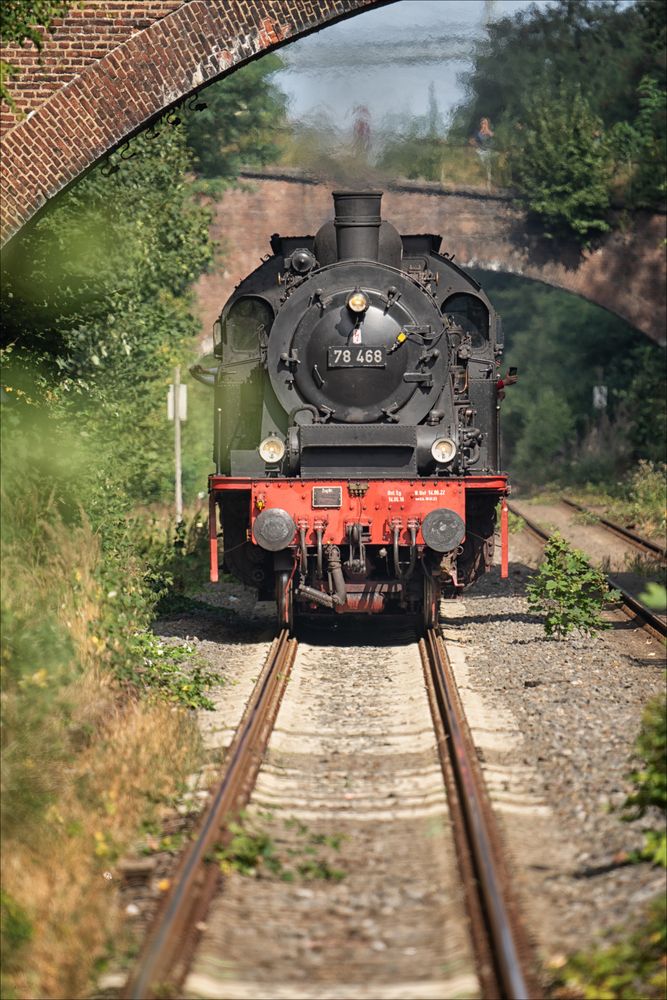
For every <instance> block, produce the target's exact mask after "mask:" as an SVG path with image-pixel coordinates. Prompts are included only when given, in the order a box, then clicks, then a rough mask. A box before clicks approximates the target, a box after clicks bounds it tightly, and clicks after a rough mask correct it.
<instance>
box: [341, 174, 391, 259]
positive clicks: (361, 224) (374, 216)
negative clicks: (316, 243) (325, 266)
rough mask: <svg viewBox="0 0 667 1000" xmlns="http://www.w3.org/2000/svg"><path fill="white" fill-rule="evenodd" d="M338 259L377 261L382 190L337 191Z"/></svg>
mask: <svg viewBox="0 0 667 1000" xmlns="http://www.w3.org/2000/svg"><path fill="white" fill-rule="evenodd" d="M333 200H334V211H335V217H334V226H335V228H336V248H337V251H338V260H339V261H341V260H377V259H378V256H379V249H380V225H381V223H382V218H381V216H380V201H381V200H382V191H334V192H333Z"/></svg>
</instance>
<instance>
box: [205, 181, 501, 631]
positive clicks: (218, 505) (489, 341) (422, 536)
mask: <svg viewBox="0 0 667 1000" xmlns="http://www.w3.org/2000/svg"><path fill="white" fill-rule="evenodd" d="M381 199H382V193H381V192H334V194H333V200H334V219H333V220H332V221H329V222H326V223H325V224H324V225H323V226H322V227H321V228H320V229H319V231H318V232H317V235H316V236H314V237H312V236H296V237H295V236H279V235H277V234H276V235H274V236H272V237H271V250H272V253H271V255H268V256H267V258H266V259H265V260H264V261H263V263H262V264H261V265H260V266H259V267H258V268H257V269H256V270H255V271H253V272H252V274H250V275H249V276H248V277H247V278H245V279H244V280H243V281H242V282H241V283H240V284H239V285H238V287H237V288H236V290H235V291H234V293H233V295H232V296H231V298H230V299H229V301H228V302H227V304H226V305H225V306H224V308H223V310H222V313H221V316H220V319H219V320H218V321H217V322H216V324H215V329H214V352H213V353H214V357H213V358H212V359H211V361H212V363H211V364H209V365H206V364H203V363H202V364H199V365H195V366H194V367H193V368H192V369H191V372H192V374H193V375H194V376H195V377H196V378H198V379H199V380H200V381H202V382H205V383H207V384H209V385H212V386H213V388H214V455H213V457H214V462H215V470H216V471H215V473H214V474H213V475H211V477H210V481H209V501H210V506H209V525H210V552H211V565H210V572H211V580H212V581H213V582H215V581H217V579H218V563H219V557H218V537H219V531H220V529H221V530H222V538H223V540H224V565H225V568H226V570H227V571H228V572H230V573H231V574H233V575H234V576H235V577H237V578H238V579H239V580H241V581H243V582H244V583H246V584H249V585H250V586H252V587H256V588H257V590H258V592H259V597H260V599H272V598H273V596H274V595H275V599H276V602H277V614H278V620H279V622H280V624H281V625H284V626H287V627H288V628H292V626H293V621H294V615H295V613H315V614H320V615H336V614H343V613H350V612H351V613H363V614H369V613H373V614H376V613H410V614H413V615H418V616H419V617H420V618H421V620H422V621H423V624H424V625H425V626H426V627H428V626H431V625H433V624H434V623H435V622H436V621H437V611H438V604H439V600H440V597H441V595H444V596H454V595H455V594H456V593H457V592H459V591H460V590H461V589H462V588H464V587H466V586H468V585H469V584H471V583H472V582H473V581H474V580H476V579H477V578H478V577H479V576H480V574H482V573H484V572H485V571H486V570H488V569H489V567H490V565H491V562H492V558H493V549H494V530H495V526H496V510H497V507H498V505H499V503H500V510H501V543H502V560H501V565H502V575H505V576H506V575H507V512H506V503H505V496H506V494H507V491H508V487H507V478H506V476H505V475H504V474H502V473H501V472H499V471H498V459H499V455H498V407H497V392H496V382H497V374H496V368H497V359H498V357H499V355H500V354H501V353H502V347H503V338H502V328H501V322H500V318H499V317H498V316H497V314H496V313H495V311H494V309H493V308H492V306H491V304H490V302H489V300H488V299H487V297H486V295H485V294H484V292H483V291H482V289H481V287H480V285H479V284H478V283H477V282H476V281H475V280H474V279H473V278H472V277H471V276H470V275H468V274H466V273H465V272H464V271H463V270H462V269H461V268H460V267H458V266H457V265H456V264H455V263H454V261H453V258H451V257H449V256H447V254H441V253H440V252H439V248H440V244H441V238H440V237H439V236H434V235H431V234H425V235H414V236H410V235H405V236H401V235H399V233H398V231H397V230H396V228H395V227H394V226H393V225H391V223H389V222H387V221H386V220H383V219H382V217H381V212H380V205H381Z"/></svg>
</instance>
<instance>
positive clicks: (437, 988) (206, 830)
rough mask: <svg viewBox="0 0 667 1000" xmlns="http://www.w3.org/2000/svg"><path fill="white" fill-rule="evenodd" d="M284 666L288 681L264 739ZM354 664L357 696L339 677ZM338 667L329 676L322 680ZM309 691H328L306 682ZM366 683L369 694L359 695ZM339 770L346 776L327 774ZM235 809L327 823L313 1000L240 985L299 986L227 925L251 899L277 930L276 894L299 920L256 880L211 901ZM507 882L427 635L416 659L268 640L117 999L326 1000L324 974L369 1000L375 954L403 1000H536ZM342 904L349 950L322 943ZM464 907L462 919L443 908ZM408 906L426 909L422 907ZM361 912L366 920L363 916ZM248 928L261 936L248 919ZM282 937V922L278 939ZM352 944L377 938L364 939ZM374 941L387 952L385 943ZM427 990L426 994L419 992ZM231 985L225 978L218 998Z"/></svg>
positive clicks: (461, 724) (439, 644)
mask: <svg viewBox="0 0 667 1000" xmlns="http://www.w3.org/2000/svg"><path fill="white" fill-rule="evenodd" d="M387 642H388V645H386V643H387ZM295 658H296V660H297V664H298V669H296V668H295V669H296V675H294V674H292V679H293V684H291V685H290V687H289V697H288V699H287V701H286V702H285V704H284V705H283V709H282V710H281V713H280V716H279V717H278V721H277V728H275V729H274V730H273V736H272V737H271V731H272V727H273V725H274V723H275V722H276V716H277V713H278V707H279V705H280V702H281V699H282V698H283V694H284V692H285V689H286V685H287V679H288V677H289V676H290V670H291V669H292V663H294V661H295ZM341 659H342V661H343V662H342V663H341ZM355 660H356V664H355V665H356V667H357V669H358V671H359V675H360V677H361V680H359V679H358V678H356V679H355V674H354V672H353V670H352V669H351V667H352V664H353V663H354V662H355ZM346 661H347V662H346ZM420 661H421V667H422V669H423V674H422V671H421V670H420ZM337 666H338V667H339V669H342V670H343V671H345V673H344V674H339V675H338V677H336V674H335V670H336V667H337ZM326 678H328V679H329V690H328V691H327V685H326V683H324V684H323V683H322V680H323V679H326ZM424 680H425V682H426V691H427V692H428V697H426V696H425V692H424ZM373 683H374V684H375V690H372V688H370V687H369V686H368V685H369V684H371V685H372V684H373ZM327 699H329V701H330V703H329V704H328V703H327ZM429 706H430V712H431V716H432V720H429V718H428V716H429ZM336 719H339V722H338V724H337V725H335V720H336ZM431 721H432V725H430V724H429V723H430V722H431ZM432 726H434V727H435V733H434V730H433V728H432ZM269 738H271V743H270V748H269V752H268V754H267V752H266V748H267V746H268V745H269ZM438 754H439V765H438V756H437V755H438ZM337 758H339V759H337ZM332 760H333V761H334V762H335V767H334V769H332V767H331V764H330V763H329V762H330V761H332ZM340 764H344V768H345V770H344V771H343V772H342V773H341V771H340V770H339V767H340ZM260 766H261V767H262V770H261V771H260ZM439 767H441V768H442V772H443V773H444V776H445V780H446V786H447V791H446V798H445V792H444V789H443V787H442V783H440V786H439V790H438V780H437V770H436V769H439ZM258 773H259V782H258V783H257V784H255V782H256V779H257V776H258ZM440 781H441V782H442V779H440ZM253 786H254V791H253ZM343 789H347V790H346V791H344V790H343ZM251 794H252V800H253V803H255V800H256V803H255V807H256V808H259V809H260V811H261V810H262V809H264V810H266V809H270V810H272V813H271V815H273V811H275V810H277V809H282V810H284V812H285V813H286V814H287V815H289V816H290V817H292V820H293V821H294V822H296V823H298V824H301V827H302V829H306V825H305V824H306V822H313V823H314V824H319V825H320V826H322V824H324V827H323V829H329V828H330V827H331V824H332V823H333V824H334V826H335V828H336V829H339V830H340V831H342V836H343V837H344V838H347V839H348V842H349V844H350V847H349V848H348V850H347V854H349V855H350V859H349V861H348V863H349V865H350V868H351V871H350V873H349V876H348V877H347V878H346V879H345V881H343V882H341V884H340V887H337V888H336V889H332V890H330V891H329V893H328V903H327V909H326V912H325V913H324V915H323V921H324V924H325V925H326V927H325V929H324V930H322V933H323V934H324V935H325V938H324V940H326V947H325V951H328V952H329V953H330V961H331V969H330V970H329V972H327V967H325V968H322V967H321V966H316V968H317V975H318V977H319V978H320V979H321V981H322V982H321V991H322V992H321V993H320V992H316V993H301V992H299V989H298V988H297V989H296V990H295V992H294V993H291V992H285V991H284V990H285V987H283V991H282V992H281V991H280V988H279V987H276V992H275V994H274V993H273V992H272V990H271V989H270V988H269V986H268V983H267V982H266V981H264V982H263V983H262V985H261V986H260V985H258V984H255V986H254V987H253V988H249V987H248V984H247V982H246V983H245V985H244V983H243V982H242V981H241V980H243V977H244V975H251V976H254V975H255V974H256V973H257V970H258V968H259V970H260V971H259V975H260V978H261V977H262V975H263V974H264V973H263V972H262V971H261V969H262V965H263V960H264V964H266V965H267V969H266V975H269V974H271V976H272V977H273V976H276V977H277V981H278V982H280V980H281V978H282V979H283V982H284V979H285V976H288V977H293V976H296V979H297V980H298V978H299V971H298V970H294V968H293V962H291V963H290V962H287V963H285V961H284V960H283V959H282V958H281V957H279V958H276V959H271V957H270V953H271V946H270V945H269V942H268V940H264V941H263V942H261V943H259V944H258V943H257V942H255V941H254V939H252V936H251V938H248V935H247V934H245V936H244V934H243V933H241V931H242V929H243V925H242V922H241V921H240V918H239V909H241V910H242V911H243V912H244V913H245V914H246V919H247V912H248V911H249V910H250V909H252V906H253V903H252V897H257V900H258V901H260V902H258V905H266V902H267V899H266V897H267V894H268V896H269V897H270V898H271V900H272V902H271V903H270V905H269V910H268V911H267V912H270V913H271V914H272V916H273V917H274V918H275V919H279V920H280V919H281V918H280V917H277V918H276V911H277V908H278V907H280V906H282V905H284V903H283V902H282V901H280V902H276V900H277V899H278V897H279V896H280V894H282V896H283V897H284V896H285V894H288V895H289V894H291V897H290V898H292V899H293V902H292V904H290V905H291V906H294V902H296V907H297V909H298V908H299V907H301V906H302V901H303V900H304V899H306V900H307V899H309V897H310V895H312V893H313V890H312V889H303V890H301V889H299V888H296V889H294V888H292V887H289V886H288V887H286V886H285V885H284V884H281V883H277V884H274V885H271V884H269V880H268V879H267V880H260V882H265V885H264V886H261V885H259V884H258V883H257V882H256V881H253V880H247V879H245V880H243V882H244V885H242V886H239V885H237V886H236V894H235V890H234V884H233V882H232V884H231V886H225V885H223V886H222V889H221V875H220V870H219V867H218V865H217V864H215V863H212V862H211V861H210V854H211V850H212V848H213V847H214V846H215V845H217V844H220V843H224V842H225V837H226V836H227V837H228V833H227V828H228V825H229V822H230V820H234V819H235V818H237V817H238V815H239V813H240V811H241V810H242V809H243V808H244V806H245V803H246V802H247V801H248V800H249V798H250V797H251ZM251 808H253V805H252V803H251ZM262 815H269V813H262ZM436 820H437V826H436V827H433V823H434V822H436ZM274 825H275V821H274ZM435 829H437V830H438V838H437V839H436V840H435V841H434V840H433V831H434V830H435ZM322 839H326V838H325V837H324V836H323V835H322ZM378 845H381V847H380V849H379V852H378ZM360 852H361V853H360ZM291 853H294V851H293V850H292V851H291ZM237 878H238V877H237ZM387 880H389V881H390V883H391V884H392V885H393V887H394V890H395V891H396V892H397V893H398V895H397V896H396V900H395V901H394V898H393V896H391V895H390V897H389V902H388V903H387V905H385V906H384V907H381V912H382V910H384V911H391V910H392V909H393V908H394V905H395V904H396V905H395V910H396V912H395V916H392V918H391V919H387V915H386V914H385V916H384V919H383V918H382V917H378V916H377V914H375V913H374V912H373V911H372V909H371V904H370V896H369V892H370V891H371V890H373V889H374V888H375V892H376V895H377V898H378V899H380V900H382V899H383V898H386V890H385V889H384V884H385V882H386V881H387ZM226 881H228V880H226ZM274 881H275V880H274ZM376 883H377V886H376ZM457 883H458V885H459V886H460V888H456V885H457ZM509 883H510V880H509V877H508V874H507V871H506V869H505V867H504V864H503V857H502V848H501V844H500V839H499V837H498V834H497V832H496V831H495V828H494V819H493V813H492V811H491V808H490V805H489V801H488V797H487V796H486V793H485V789H484V784H483V781H482V780H481V776H480V771H479V766H478V764H477V761H476V755H475V750H474V746H473V745H472V741H471V739H470V735H469V732H468V728H467V725H466V722H465V718H464V716H463V713H462V709H461V704H460V701H459V698H458V695H457V692H456V688H455V684H454V680H453V676H452V674H451V670H450V668H449V665H448V662H447V655H446V651H445V647H444V643H443V640H442V637H441V635H440V634H439V633H438V632H436V631H435V630H431V631H429V632H428V633H427V634H426V636H425V638H424V640H422V641H421V642H420V643H419V647H418V646H417V642H416V637H414V638H412V637H411V636H409V635H406V633H405V632H402V633H401V634H399V635H398V637H397V638H396V639H395V645H394V646H392V640H391V638H390V639H389V640H385V644H383V643H382V642H380V645H379V647H376V646H372V645H370V646H369V645H368V641H367V640H366V641H365V642H362V643H361V644H360V645H359V647H355V646H354V645H350V644H349V641H348V642H347V644H344V645H343V647H342V649H337V648H336V646H335V638H334V636H332V643H331V644H326V645H324V644H317V643H316V644H315V645H314V646H313V645H312V644H310V645H309V644H308V643H305V644H304V645H303V647H302V648H301V649H299V655H298V656H297V644H296V641H295V640H291V639H288V637H287V635H286V633H284V632H283V633H282V634H281V636H280V637H279V638H278V639H277V640H276V641H275V642H274V644H273V646H272V648H271V652H270V655H269V658H268V660H267V664H266V665H265V667H264V669H263V671H262V674H261V676H260V678H259V680H258V682H257V684H256V687H255V689H254V691H253V694H252V696H251V699H250V702H249V704H248V706H247V708H246V711H245V713H244V716H243V720H242V722H241V725H240V726H239V729H238V731H237V733H236V736H235V737H234V740H233V742H232V745H231V747H230V749H229V752H228V754H227V759H226V764H225V768H224V772H223V774H222V777H221V780H220V783H219V785H218V786H217V787H216V788H215V789H214V790H213V795H212V800H211V804H210V806H209V807H208V809H207V811H206V814H205V815H204V816H203V817H202V818H201V820H200V824H199V829H198V832H197V834H196V836H195V839H194V841H193V843H192V845H191V846H190V848H189V850H188V852H187V855H186V856H185V857H184V858H183V859H182V861H181V865H180V868H179V870H178V871H177V872H176V874H175V877H174V884H173V889H172V890H171V892H170V893H169V896H168V898H167V899H166V900H165V901H164V903H163V906H162V908H161V909H160V911H159V912H158V913H157V916H156V919H155V921H154V924H153V927H152V929H151V930H150V932H149V934H148V936H147V939H146V942H145V944H144V947H143V949H142V953H141V956H140V958H139V961H138V963H137V966H136V968H135V970H134V972H133V974H132V976H131V977H130V980H129V982H128V985H127V988H126V991H125V994H124V995H125V996H127V997H132V998H144V997H146V998H148V997H152V996H158V995H161V992H163V991H164V989H165V988H168V989H171V990H172V991H174V990H176V991H180V992H177V993H176V994H174V995H179V996H187V997H199V996H201V997H209V996H210V997H213V996H216V995H223V994H222V993H220V992H219V991H220V990H221V989H224V995H225V996H230V997H231V996H239V997H241V996H244V997H245V996H254V995H262V996H273V995H275V996H288V995H289V996H290V997H291V996H295V997H300V996H304V997H305V996H311V995H318V996H319V995H321V996H322V997H326V996H333V995H336V996H338V995H339V993H338V992H336V993H335V994H334V993H331V992H327V989H329V990H331V988H332V985H333V983H332V982H330V981H329V979H330V978H331V976H333V977H334V982H335V981H336V978H335V977H336V975H338V976H339V977H342V979H343V980H345V981H346V982H348V989H349V990H351V991H352V992H351V993H350V995H351V996H352V995H355V996H356V995H357V994H356V993H355V992H354V991H355V990H359V989H362V990H363V989H364V988H366V989H367V987H368V983H367V981H368V977H369V975H370V976H371V977H373V976H375V977H376V979H377V982H376V992H372V993H367V994H364V995H368V996H371V995H373V996H376V995H377V996H382V995H384V994H383V992H382V978H383V975H384V972H383V969H382V961H383V957H384V956H383V954H382V953H383V952H384V951H386V950H387V949H388V948H390V949H391V953H392V959H391V962H389V961H387V962H386V965H387V969H388V971H389V981H390V982H392V983H393V982H394V981H395V978H396V976H397V975H398V976H399V978H401V977H402V979H403V981H404V982H406V983H408V982H409V981H410V977H411V975H412V976H414V978H415V982H414V983H412V984H410V985H409V986H406V987H405V988H406V989H407V990H408V991H409V992H408V994H406V995H413V993H414V996H415V997H424V998H426V1000H430V998H436V997H440V996H444V995H451V996H455V995H462V994H464V993H465V994H466V995H474V993H475V992H478V993H479V995H481V996H484V997H511V998H519V997H536V996H539V989H538V987H537V984H536V982H535V980H534V979H532V978H531V972H530V971H526V970H530V959H529V955H528V949H527V946H526V944H525V940H524V938H523V936H522V932H521V928H520V924H519V922H518V919H517V909H516V902H515V901H514V900H513V898H512V894H511V886H510V884H509ZM309 884H310V883H309ZM355 892H356V893H357V895H358V898H357V900H356V902H357V903H359V905H360V906H361V910H362V912H361V913H359V914H358V915H357V916H355V918H354V922H355V923H356V922H357V921H358V923H359V925H360V927H361V928H362V930H361V933H362V939H361V940H359V941H357V940H356V937H355V934H356V933H357V932H356V931H354V932H353V933H352V936H351V938H350V939H349V940H346V941H338V940H337V935H338V936H339V937H340V934H341V931H340V927H339V926H338V924H339V923H340V921H338V924H336V921H335V920H334V921H333V925H335V929H334V926H333V925H332V921H331V916H330V913H329V911H330V910H331V909H332V908H333V910H334V911H336V912H338V911H340V912H345V913H347V912H348V910H349V912H350V913H354V912H355V898H354V897H355ZM239 893H241V895H239ZM295 895H296V900H294V896H295ZM371 895H372V893H371ZM463 897H465V900H466V906H467V914H466V913H464V912H463V911H462V910H460V906H461V901H462V899H463ZM399 899H400V902H399ZM423 899H427V900H429V902H428V905H424V904H423V902H422V900H423ZM261 900H263V901H264V902H263V903H262V902H261ZM359 901H360V902H359ZM364 907H368V908H369V916H367V917H363V909H364ZM287 910H288V911H289V906H288V907H287ZM207 914H208V915H207ZM256 919H257V923H258V925H261V924H262V917H261V915H260V916H258V917H257V918H256ZM310 920H311V923H312V926H311V927H310V933H311V934H312V935H313V936H314V937H315V938H317V936H318V934H319V933H320V930H318V916H317V914H316V913H313V914H312V916H311V918H310ZM295 921H296V917H294V915H292V923H293V925H294V922H295ZM286 923H287V926H284V927H283V930H282V933H284V934H285V935H286V936H287V938H288V939H289V936H290V932H291V930H292V931H294V932H295V933H296V931H295V930H294V926H292V928H291V929H290V927H289V920H288V919H287V920H286ZM297 923H298V921H297ZM385 925H386V926H385ZM307 926H309V924H307ZM364 928H365V929H367V930H368V933H369V934H370V936H371V937H373V935H377V940H371V941H365V940H364V939H363V935H364V934H365V933H366V930H364ZM202 932H203V933H202ZM390 935H393V937H394V942H395V944H394V946H393V947H392V946H391V945H390V944H389V943H388V942H387V941H386V940H385V939H386V938H387V937H389V936H390ZM234 942H237V945H235V944H234ZM406 942H407V945H406ZM403 945H405V946H403ZM227 948H229V952H230V953H229V954H225V952H226V949H227ZM235 950H236V954H234V953H233V952H234V951H235ZM395 954H400V958H399V959H397V958H395V957H394V955H395ZM244 956H245V957H244ZM413 956H414V957H413ZM388 957H389V956H387V958H388ZM311 959H312V956H311V954H310V952H308V951H306V956H305V962H306V964H312V962H311ZM244 963H247V964H246V965H245V968H246V972H245V973H244ZM276 964H277V965H278V968H276ZM271 967H272V971H271V972H270V973H269V970H270V969H271ZM443 969H444V970H448V971H447V972H446V973H444V972H443ZM248 970H251V971H248ZM335 970H338V971H337V973H336V971H335ZM429 975H430V976H431V977H432V978H431V980H427V979H425V977H426V976H429ZM230 977H231V979H232V981H231V982H230V981H229V980H230ZM236 977H240V980H239V981H237V982H236V985H235V984H234V980H235V978H236ZM350 980H351V981H352V984H351V985H350V983H349V981H350ZM374 982H375V980H374ZM475 983H477V985H475ZM262 987H263V988H264V989H265V990H266V992H261V989H262ZM389 988H390V987H389V985H388V984H387V989H389ZM252 989H255V992H254V993H253V992H252ZM311 989H312V984H311ZM341 989H342V990H343V991H344V990H345V984H343V985H342V986H341ZM257 990H260V992H257ZM443 990H444V991H445V992H443ZM340 995H348V994H346V993H344V992H343V993H341V994H340ZM387 995H389V994H388V993H387ZM401 995H403V994H401Z"/></svg>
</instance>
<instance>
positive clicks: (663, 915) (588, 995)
mask: <svg viewBox="0 0 667 1000" xmlns="http://www.w3.org/2000/svg"><path fill="white" fill-rule="evenodd" d="M666 949H667V903H666V902H665V899H664V897H663V898H658V899H656V900H654V901H653V902H652V903H651V904H650V906H648V907H647V908H646V918H645V920H644V922H643V923H642V924H641V925H640V926H639V927H637V928H636V929H635V930H634V931H633V932H632V933H631V934H630V935H629V936H627V937H625V938H624V939H623V940H621V941H618V942H616V943H615V944H609V945H605V946H602V947H601V948H599V949H597V950H594V951H590V952H584V951H582V952H578V953H577V954H576V955H573V956H572V957H571V958H570V959H569V960H568V961H567V962H565V963H564V964H562V965H561V966H560V968H558V969H557V970H555V969H554V968H553V966H552V968H551V970H550V971H551V972H552V983H551V988H550V990H549V996H551V997H554V998H555V1000H663V998H664V996H665V993H666V991H667V972H666V970H665V961H664V958H665V951H666Z"/></svg>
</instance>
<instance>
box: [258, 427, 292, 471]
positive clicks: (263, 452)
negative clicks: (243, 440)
mask: <svg viewBox="0 0 667 1000" xmlns="http://www.w3.org/2000/svg"><path fill="white" fill-rule="evenodd" d="M257 450H258V452H259V457H260V458H261V459H262V461H263V462H266V464H267V465H275V464H276V463H277V462H279V461H280V460H281V459H282V457H283V455H284V454H285V442H284V441H281V439H280V438H279V437H277V436H276V435H275V434H269V436H268V437H265V438H264V440H263V441H262V442H261V443H260V446H259V448H258V449H257Z"/></svg>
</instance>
